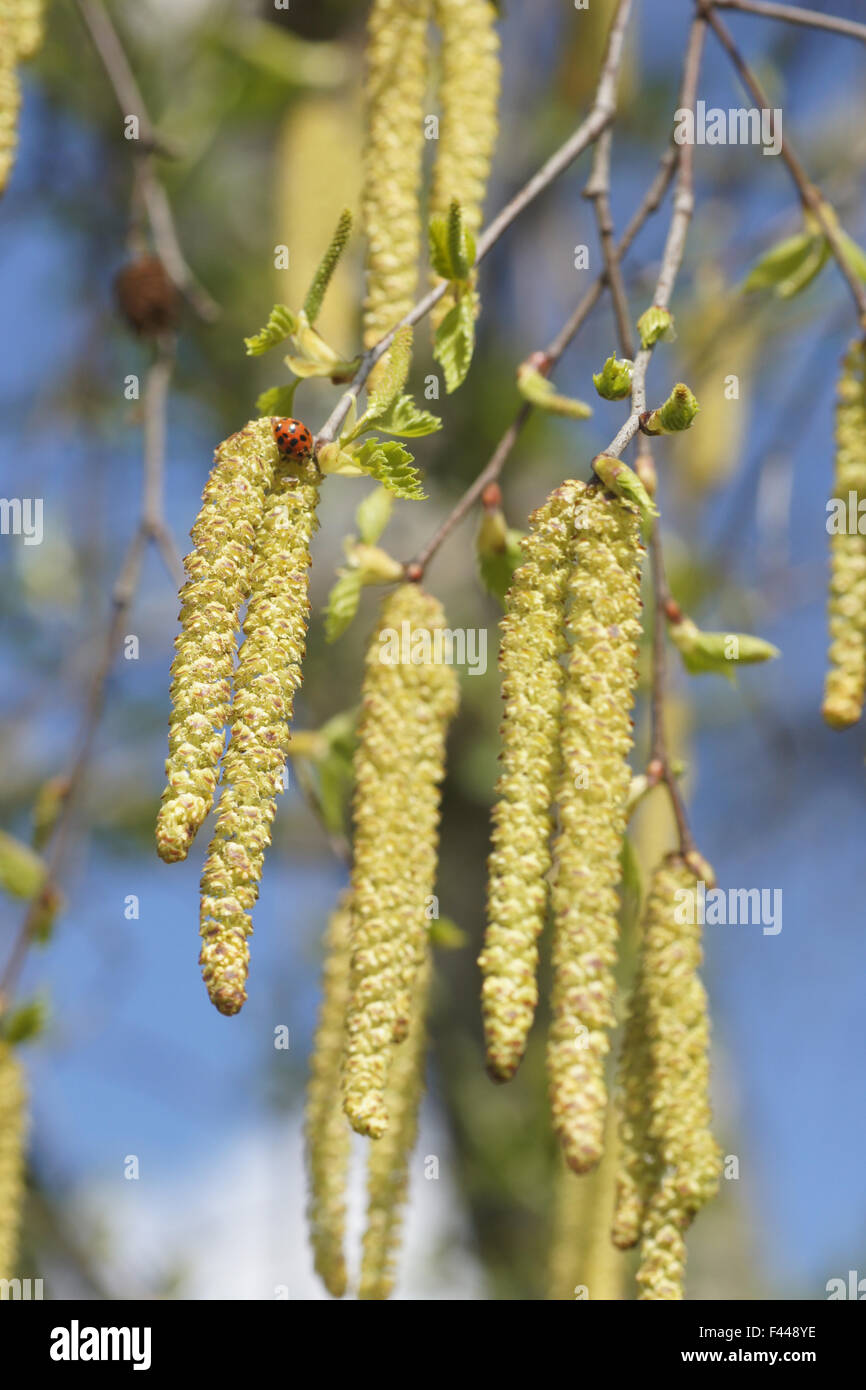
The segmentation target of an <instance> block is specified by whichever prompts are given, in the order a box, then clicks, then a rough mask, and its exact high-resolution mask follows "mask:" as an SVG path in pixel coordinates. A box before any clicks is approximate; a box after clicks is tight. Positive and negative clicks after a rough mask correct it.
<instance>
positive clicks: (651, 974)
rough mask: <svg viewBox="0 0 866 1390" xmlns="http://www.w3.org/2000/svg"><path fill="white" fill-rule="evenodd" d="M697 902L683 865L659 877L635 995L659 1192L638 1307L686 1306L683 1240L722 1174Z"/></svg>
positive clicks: (676, 862)
mask: <svg viewBox="0 0 866 1390" xmlns="http://www.w3.org/2000/svg"><path fill="white" fill-rule="evenodd" d="M696 892H697V884H696V881H695V875H694V874H693V873H692V871H691V870H690V869H689V868H687V866H686V865H685V863H684V862H683V860H682V859H681V858H680V857H679V856H678V855H673V854H672V855H668V856H667V858H666V859H664V860H663V861H662V863H661V864H660V866H659V867H658V869H657V870H656V873H655V875H654V877H653V881H652V885H651V888H650V895H649V898H648V900H647V906H646V912H645V914H644V922H643V939H642V942H641V948H640V961H639V965H638V979H637V983H636V986H635V988H636V990H637V991H638V992H639V994H640V997H641V1003H640V1010H639V1012H640V1013H641V1014H642V1022H643V1028H644V1032H645V1046H646V1049H647V1052H646V1057H647V1064H642V1066H643V1067H644V1070H645V1072H648V1075H647V1078H646V1091H645V1097H644V1103H645V1105H646V1106H647V1107H648V1110H649V1123H648V1127H647V1137H648V1140H649V1144H650V1148H651V1153H652V1155H653V1156H654V1164H653V1179H652V1180H653V1184H654V1185H653V1189H652V1191H651V1193H650V1194H649V1196H648V1198H647V1200H646V1202H645V1207H644V1210H643V1219H642V1230H641V1237H642V1239H641V1251H640V1267H639V1269H638V1274H637V1283H638V1298H639V1299H649V1300H675V1299H681V1298H683V1297H684V1296H685V1295H684V1276H685V1263H686V1246H685V1232H686V1230H687V1228H688V1227H689V1225H690V1224H691V1222H692V1220H693V1219H694V1216H695V1214H696V1213H697V1212H698V1211H699V1210H700V1208H701V1207H702V1206H703V1205H704V1204H705V1203H706V1202H707V1201H709V1199H710V1198H711V1197H712V1196H714V1195H715V1193H716V1191H717V1189H718V1185H719V1177H720V1173H721V1153H720V1150H719V1148H718V1145H717V1144H716V1142H715V1140H714V1139H713V1136H712V1131H711V1129H710V1124H711V1111H710V1098H709V1012H708V1007H707V996H706V991H705V990H704V987H703V984H702V983H701V979H700V976H699V974H698V971H699V968H700V964H701V959H702V953H701V927H700V923H699V921H698V920H697V918H698V916H699V914H698V912H697V911H696V910H695V909H696V903H695V895H696ZM690 919H691V920H690Z"/></svg>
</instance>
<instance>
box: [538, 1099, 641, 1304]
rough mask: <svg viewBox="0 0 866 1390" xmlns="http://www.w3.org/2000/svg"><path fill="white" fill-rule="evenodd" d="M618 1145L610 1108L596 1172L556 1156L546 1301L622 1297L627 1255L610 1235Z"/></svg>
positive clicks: (597, 1299) (606, 1299)
mask: <svg viewBox="0 0 866 1390" xmlns="http://www.w3.org/2000/svg"><path fill="white" fill-rule="evenodd" d="M616 1147H617V1136H616V1122H615V1118H614V1115H613V1109H612V1108H611V1110H610V1112H609V1118H608V1124H607V1130H606V1133H605V1147H604V1158H603V1159H602V1161H601V1163H600V1164H599V1166H598V1167H597V1168H596V1169H595V1170H594V1172H592V1173H588V1174H586V1175H584V1176H582V1177H579V1176H578V1175H577V1174H576V1173H573V1172H572V1170H571V1169H570V1168H569V1167H568V1164H567V1163H566V1162H565V1158H564V1156H562V1155H560V1154H557V1155H556V1158H557V1173H556V1184H555V1188H554V1207H553V1236H552V1241H551V1247H550V1256H549V1265H548V1292H547V1297H548V1300H549V1301H551V1300H552V1301H554V1302H570V1301H572V1300H574V1299H589V1300H590V1301H595V1302H598V1301H604V1302H611V1301H615V1300H617V1299H621V1298H622V1295H623V1286H624V1282H625V1272H626V1270H625V1260H624V1258H623V1256H622V1254H621V1252H620V1251H618V1250H617V1249H616V1248H615V1247H614V1245H613V1244H612V1243H611V1239H610V1223H611V1215H612V1212H613V1202H614V1187H615V1182H616V1171H617V1153H616Z"/></svg>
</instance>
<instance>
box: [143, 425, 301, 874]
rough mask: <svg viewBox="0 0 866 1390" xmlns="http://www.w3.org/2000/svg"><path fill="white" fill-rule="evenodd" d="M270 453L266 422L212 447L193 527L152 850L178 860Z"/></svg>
mask: <svg viewBox="0 0 866 1390" xmlns="http://www.w3.org/2000/svg"><path fill="white" fill-rule="evenodd" d="M276 463H277V447H276V444H275V443H274V438H273V434H272V432H271V422H270V420H269V419H261V420H253V421H251V422H250V423H249V424H248V425H247V426H246V427H245V428H244V429H242V430H240V431H239V432H238V433H237V434H233V435H232V436H231V438H230V439H227V440H226V441H225V443H224V444H221V445H220V446H219V448H218V449H217V451H216V453H215V455H214V467H213V470H212V472H211V475H210V477H209V478H208V481H207V483H206V484H205V488H204V492H203V494H202V500H203V505H202V508H201V511H200V512H199V514H198V517H197V519H196V522H195V525H194V526H193V528H192V533H191V534H192V539H193V543H194V546H195V548H194V550H193V551H192V553H191V554H190V555H188V556H187V557H186V560H185V562H184V563H185V565H186V572H187V575H188V576H189V578H188V579H187V582H186V584H185V585H184V586H183V588H182V589H181V594H180V597H181V611H180V622H181V632H180V635H179V637H178V638H177V639H176V641H175V649H176V655H175V658H174V662H173V663H172V668H171V671H172V683H171V701H172V713H171V719H170V723H169V735H168V759H167V761H166V765H165V770H166V777H167V786H166V789H165V791H164V792H163V796H162V805H161V807H160V811H159V816H158V819H157V825H156V840H157V848H158V850H159V853H160V855H161V857H162V858H163V859H165V860H166V861H167V862H169V863H171V862H174V861H176V860H179V859H185V858H186V856H187V853H188V851H189V848H190V845H191V844H192V842H193V840H194V838H195V836H196V833H197V831H198V830H199V828H200V826H201V824H202V822H203V821H204V819H205V817H206V816H207V814H208V812H209V810H210V808H211V806H212V805H213V799H214V793H215V791H216V785H217V778H218V767H219V760H220V757H221V756H222V751H223V743H224V729H225V726H226V724H227V722H228V718H229V711H230V708H231V678H232V668H233V665H234V658H235V652H236V650H237V631H238V627H239V624H240V617H239V614H240V610H241V608H242V606H243V604H244V603H245V602H246V600H247V599H248V597H249V592H250V576H251V573H252V566H253V558H254V548H255V541H256V530H257V528H258V525H259V523H260V521H261V519H262V515H263V512H264V505H265V496H266V494H267V491H268V489H269V487H270V486H271V483H272V481H273V476H274V468H275V466H276Z"/></svg>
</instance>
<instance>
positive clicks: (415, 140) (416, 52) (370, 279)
mask: <svg viewBox="0 0 866 1390" xmlns="http://www.w3.org/2000/svg"><path fill="white" fill-rule="evenodd" d="M431 18H432V19H433V20H435V23H436V26H437V28H438V30H439V34H440V38H441V45H440V49H439V55H438V57H439V86H438V105H439V116H438V118H437V119H438V121H439V129H438V138H437V139H436V141H435V150H436V157H435V162H434V167H433V182H432V187H431V190H430V198H429V212H430V214H432V215H434V216H444V215H445V214H446V213H447V212H448V209H449V207H450V205H451V203H452V201H453V200H456V201H457V202H458V203H459V204H460V207H461V210H462V213H463V222H464V225H465V226H466V227H467V228H468V229H469V230H470V231H472V232H474V231H476V230H477V228H478V227H479V226H480V225H481V215H482V206H483V202H484V194H485V190H486V186H487V177H488V174H489V171H490V161H491V158H492V154H493V148H494V145H495V142H496V133H497V107H498V102H499V38H498V34H497V32H496V27H495V20H496V6H495V5H494V4H493V3H492V0H373V7H372V10H371V12H370V18H369V27H368V38H367V80H366V95H367V139H366V144H365V156H364V183H363V192H362V214H363V219H364V228H365V231H366V235H367V243H368V251H367V297H366V300H365V304H364V346H365V347H372V346H373V344H374V343H376V342H377V341H378V340H379V338H381V337H382V335H383V334H384V333H386V332H388V331H389V330H390V329H391V328H393V327H394V325H395V324H397V323H399V321H400V319H402V318H403V317H404V315H405V314H407V313H408V312H409V310H410V309H411V308H412V306H413V304H414V302H415V294H416V291H417V287H418V260H419V254H420V248H421V233H422V204H421V185H422V175H423V159H424V145H425V118H426V116H427V107H426V105H425V101H426V98H427V89H428V81H429V74H430V70H431V44H430V39H431V28H430V21H431ZM434 283H435V278H434ZM447 299H448V296H447V295H446V296H444V299H443V300H442V301H440V303H439V304H438V305H437V306H436V308H435V310H434V323H435V322H438V320H439V318H441V316H442V314H443V313H444V312H445V310H446V308H447V305H446V303H445V301H446V300H447Z"/></svg>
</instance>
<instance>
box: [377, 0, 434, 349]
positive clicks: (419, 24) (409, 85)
mask: <svg viewBox="0 0 866 1390" xmlns="http://www.w3.org/2000/svg"><path fill="white" fill-rule="evenodd" d="M429 17H430V0H373V7H372V9H371V11H370V18H369V21H368V30H367V84H366V95H367V141H366V145H365V154H364V181H363V189H362V197H361V208H362V217H363V222H364V228H365V231H366V235H367V297H366V299H365V301H364V346H365V347H372V345H373V344H374V343H375V342H377V341H378V339H379V338H381V337H382V335H383V334H384V333H386V332H387V331H388V329H390V328H393V327H394V325H395V324H396V323H399V321H400V319H401V318H402V317H403V315H404V314H406V313H408V311H409V310H410V309H411V307H412V304H413V303H414V299H415V291H416V289H417V284H418V259H419V254H420V246H421V214H420V207H419V193H420V188H421V162H422V154H423V149H424V125H423V122H424V94H425V91H426V86H427V29H428V21H429Z"/></svg>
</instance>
